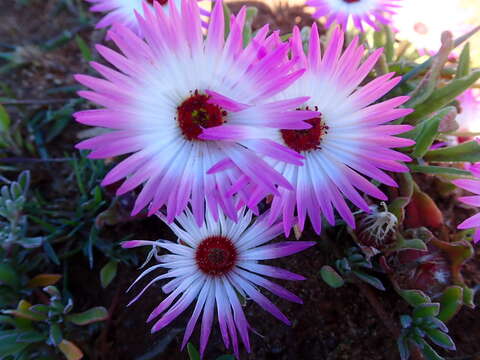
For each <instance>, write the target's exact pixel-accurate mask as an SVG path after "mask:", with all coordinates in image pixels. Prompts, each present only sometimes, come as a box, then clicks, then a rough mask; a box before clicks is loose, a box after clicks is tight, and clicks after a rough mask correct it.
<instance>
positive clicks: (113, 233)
mask: <svg viewBox="0 0 480 360" xmlns="http://www.w3.org/2000/svg"><path fill="white" fill-rule="evenodd" d="M72 2H73V1H72ZM59 3H64V4H67V3H70V1H63V2H60V1H57V0H30V1H28V5H27V6H20V5H19V1H15V0H2V1H1V4H0V47H1V46H4V48H2V51H5V50H8V49H6V48H5V47H6V46H8V45H11V46H18V45H28V46H30V45H35V46H38V45H40V44H43V43H45V41H47V40H49V39H52V38H55V37H57V36H58V35H59V34H60V33H61V32H63V31H65V30H70V31H72V30H74V31H76V30H78V29H79V26H80V25H79V22H78V16H79V14H76V13H75V12H74V11H72V10H71V9H70V10H69V8H68V6H67V8H65V9H62V10H60V11H59V12H58V13H56V12H55V11H56V10H55V9H56V7H57V6H58V4H59ZM77 3H79V4H80V3H82V1H77ZM243 3H246V4H248V5H258V8H259V10H260V15H259V17H258V18H257V20H256V22H255V27H257V28H258V27H259V26H260V25H262V24H264V23H269V24H271V28H272V29H276V28H279V29H281V32H282V34H283V33H286V32H289V31H290V28H291V25H292V23H296V24H299V25H309V24H311V23H312V20H311V18H310V16H309V15H308V14H306V13H304V11H303V10H302V9H301V8H299V7H292V8H283V9H281V10H279V11H277V12H272V11H271V10H270V9H269V8H268V7H266V6H265V5H264V4H261V3H256V2H248V1H247V2H243ZM82 5H84V4H82ZM84 9H86V6H84ZM238 9H239V4H237V3H235V4H232V10H233V11H237V10H238ZM53 14H54V15H53ZM80 29H81V30H80V31H79V34H80V35H81V36H82V38H83V39H85V40H86V41H87V42H89V43H90V44H93V43H95V42H99V41H101V39H102V36H103V34H102V33H100V32H98V31H92V28H90V27H86V28H83V27H80ZM38 54H39V53H38V52H36V51H33V53H32V54H31V56H30V62H29V63H27V64H26V65H25V66H22V67H19V68H16V69H15V70H13V71H10V72H9V73H7V74H3V75H0V76H1V78H0V82H2V83H3V84H7V85H8V86H9V87H10V88H11V89H12V91H13V96H11V97H13V98H16V99H20V100H30V99H33V100H37V99H42V100H44V99H51V100H52V99H53V100H52V101H51V103H50V104H46V105H39V104H38V103H36V102H35V101H33V103H32V104H29V105H22V106H12V105H9V106H8V111H9V112H10V114H11V115H12V118H13V120H14V121H25V119H28V117H29V116H31V115H32V114H33V113H34V112H35V111H37V110H38V109H40V108H42V107H44V108H46V107H48V106H51V107H53V108H58V107H60V106H62V105H63V100H62V99H65V100H66V99H69V98H74V97H76V95H75V94H71V93H70V94H56V95H49V94H47V93H46V90H47V89H51V88H54V87H60V86H67V85H75V81H74V80H73V78H72V75H73V74H74V73H82V72H87V71H89V70H87V65H86V63H85V61H84V60H83V59H82V57H81V54H80V51H79V49H78V46H77V45H76V43H75V41H69V42H68V43H66V44H65V45H63V46H61V47H59V48H57V49H56V50H54V51H51V52H48V53H41V55H38ZM7 95H8V94H5V93H2V90H1V89H0V97H1V96H7ZM9 97H10V96H9ZM83 129H85V128H84V127H80V126H78V125H76V124H74V123H73V121H72V124H71V125H69V126H68V127H67V130H66V131H65V132H64V134H62V135H61V136H60V137H59V138H58V139H57V141H55V142H54V143H51V144H49V145H48V150H49V151H50V153H51V154H52V156H63V155H64V153H65V152H73V144H74V143H75V142H76V141H77V139H76V133H77V132H78V131H79V130H83ZM27 165H28V167H30V169H31V171H32V176H33V178H34V182H35V183H38V184H39V185H40V186H42V189H43V190H44V191H45V192H46V193H47V194H51V196H53V195H52V194H56V193H57V192H58V191H60V190H59V189H58V188H57V189H55V190H53V189H52V188H51V184H57V185H58V178H59V177H62V176H67V175H68V174H67V171H68V169H67V168H66V167H63V166H62V165H59V166H57V167H55V168H53V169H55V171H52V167H49V166H47V165H45V164H41V163H40V164H33V165H32V164H27ZM27 165H25V166H27ZM64 196H66V195H64ZM449 206H450V205H449ZM449 209H450V215H448V216H452V218H453V217H454V216H455V215H454V213H455V212H454V209H453V208H451V207H449ZM457 210H458V209H457ZM453 222H454V223H458V222H459V221H457V220H454V221H453ZM126 234H135V237H137V238H146V239H152V240H153V239H155V238H158V237H163V238H172V237H171V234H170V233H169V232H168V231H167V229H166V228H165V226H163V225H161V224H160V222H159V221H155V219H146V220H138V221H135V222H131V223H127V224H123V225H120V226H117V227H107V228H106V229H105V230H104V231H103V233H102V237H103V238H107V239H110V240H111V241H112V242H116V241H118V239H120V238H122V237H124V236H125V235H126ZM303 240H320V239H319V237H318V236H315V235H313V233H312V232H310V231H306V232H305V233H304V235H303ZM139 253H140V252H139ZM96 256H97V259H96V261H97V262H96V266H95V267H94V269H90V268H89V266H88V262H87V260H86V258H85V257H84V256H83V255H78V256H76V257H75V258H74V259H73V261H71V262H70V269H69V271H68V274H69V279H68V281H69V290H70V291H71V292H72V293H73V295H74V299H76V301H77V302H76V309H77V310H80V309H86V308H88V307H90V306H96V305H104V306H106V307H107V308H109V309H110V311H111V315H112V316H111V319H110V320H109V321H108V324H107V326H105V327H103V330H101V332H100V334H98V336H96V337H94V338H90V339H88V340H85V341H84V342H80V343H79V344H80V346H81V347H82V348H83V349H89V348H90V349H92V350H90V352H89V353H87V356H86V358H88V359H99V360H100V359H101V360H127V359H128V360H131V359H135V360H147V359H164V360H170V359H172V360H173V359H186V358H187V355H186V352H183V353H180V351H179V346H180V343H181V339H182V334H183V329H184V326H185V324H186V320H187V319H188V317H187V315H185V316H183V317H182V318H181V319H177V320H176V321H175V322H174V323H173V324H172V325H171V326H169V327H168V329H166V330H164V331H161V332H159V333H156V334H154V335H151V334H150V326H149V325H148V324H145V320H146V318H147V316H148V314H149V312H150V311H151V310H152V309H153V308H154V307H155V305H156V304H158V302H159V301H161V299H162V294H161V291H160V285H157V286H152V288H151V290H150V291H149V292H147V293H146V295H145V296H144V297H143V298H141V300H139V301H138V302H137V303H136V304H134V305H132V306H131V307H129V308H126V304H127V303H128V301H129V300H130V299H131V298H132V297H133V295H132V294H130V293H129V294H126V293H125V290H126V289H127V288H128V286H129V285H130V283H131V282H132V281H133V280H134V279H135V278H136V276H138V274H139V273H140V271H139V270H137V269H136V268H132V267H127V266H125V265H121V266H120V268H119V274H118V275H117V278H116V279H115V281H114V282H113V283H112V284H111V285H110V286H109V287H108V288H107V289H102V288H101V286H100V282H99V277H98V271H99V268H100V266H101V265H103V264H104V262H106V260H105V259H104V258H102V256H101V254H99V253H97V254H96ZM102 259H103V260H102ZM332 259H333V256H332V255H331V254H330V253H329V250H328V249H327V248H326V247H322V245H321V241H320V243H319V245H318V246H316V247H315V248H313V249H310V250H307V251H305V252H304V253H302V254H299V255H297V256H294V257H291V258H287V259H281V260H279V261H275V265H277V266H281V267H284V268H288V269H289V270H291V271H294V272H297V273H300V274H303V275H304V276H306V277H307V278H308V280H306V281H303V282H297V283H291V282H290V283H287V284H285V286H286V287H287V288H288V289H289V290H291V291H293V292H294V293H296V294H298V295H299V296H300V297H301V298H302V299H303V300H304V305H297V304H290V303H287V302H286V301H281V300H279V299H276V298H275V299H274V302H275V303H276V304H278V306H279V307H280V309H281V310H282V311H284V312H285V314H286V315H287V316H288V317H289V318H290V319H291V320H292V322H293V325H292V326H291V327H287V326H285V325H283V324H281V323H280V322H279V321H277V320H276V319H274V318H273V317H272V316H270V315H269V314H267V313H265V312H264V311H262V310H261V309H259V307H258V306H257V305H255V304H253V303H251V302H250V303H248V304H247V306H246V309H245V311H246V313H247V317H248V319H249V320H250V322H251V325H252V327H253V328H254V329H255V330H256V332H257V333H258V335H256V334H254V333H252V335H251V341H252V353H251V354H249V355H247V354H246V353H243V354H242V358H245V359H257V360H261V359H264V360H273V359H275V360H276V359H279V360H286V359H289V360H296V359H308V360H316V359H318V360H337V359H359V360H363V359H371V360H377V359H378V360H380V359H386V360H394V359H398V358H399V355H398V352H397V350H396V341H395V338H394V337H393V336H392V335H391V334H390V333H389V330H388V329H387V327H386V326H385V324H384V322H382V320H380V318H379V317H378V315H377V313H376V311H375V310H374V309H373V308H372V306H371V305H370V303H369V302H368V301H367V299H366V298H365V296H364V295H363V294H362V293H361V292H360V290H359V288H357V287H356V286H355V285H349V286H346V287H343V288H340V289H337V290H333V289H331V288H329V287H328V286H326V285H325V284H324V283H323V282H322V281H321V279H320V278H319V275H318V272H319V270H320V268H321V266H322V265H325V264H328V263H331V261H332ZM102 261H103V263H102ZM479 264H480V259H479V257H478V255H477V256H476V259H475V260H472V261H471V262H470V263H469V264H468V265H467V266H466V269H465V271H464V275H465V277H466V279H467V281H468V282H469V284H470V285H472V286H474V285H477V284H479V282H480V265H479ZM57 270H59V271H61V269H57ZM383 280H384V283H386V279H383ZM142 284H146V282H143V283H142ZM136 290H138V289H136ZM373 293H374V295H375V297H376V298H377V300H378V301H379V303H380V305H381V307H382V308H383V309H384V310H386V312H387V314H388V315H389V316H390V317H391V318H392V319H393V320H394V321H395V322H397V320H398V316H399V315H400V314H402V313H404V312H405V311H409V310H408V308H407V307H406V305H405V303H404V302H402V301H400V300H399V299H398V296H397V295H396V294H395V293H394V291H393V290H392V289H390V288H388V289H387V291H386V292H385V293H380V292H378V291H376V290H374V291H373ZM450 328H451V335H452V337H453V338H454V340H455V342H456V344H457V348H458V351H457V352H455V353H448V354H446V355H447V356H449V357H450V358H452V359H465V360H467V359H472V360H474V359H480V355H478V354H480V341H478V340H479V336H480V335H479V334H480V314H479V313H478V312H477V311H473V310H470V309H466V308H464V309H462V311H461V312H460V314H459V315H458V316H457V317H456V318H455V320H454V321H453V322H452V323H451V324H450ZM192 339H193V342H194V343H196V344H198V331H196V332H195V333H194V335H193V338H192ZM72 340H75V339H72ZM89 345H90V346H89ZM224 353H225V349H224V347H223V345H222V342H221V338H220V336H219V333H218V329H215V330H214V332H213V333H212V336H211V338H210V343H209V347H208V352H207V354H206V359H215V357H216V356H218V355H221V354H224Z"/></svg>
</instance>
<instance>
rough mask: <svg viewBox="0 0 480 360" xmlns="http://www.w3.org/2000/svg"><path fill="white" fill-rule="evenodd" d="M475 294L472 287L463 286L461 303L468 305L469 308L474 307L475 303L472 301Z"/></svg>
mask: <svg viewBox="0 0 480 360" xmlns="http://www.w3.org/2000/svg"><path fill="white" fill-rule="evenodd" d="M474 296H475V292H474V291H473V289H471V288H469V287H467V286H465V287H464V288H463V304H464V305H465V306H468V307H469V308H471V309H474V308H475V303H474V302H473V298H474Z"/></svg>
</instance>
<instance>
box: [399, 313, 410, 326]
mask: <svg viewBox="0 0 480 360" xmlns="http://www.w3.org/2000/svg"><path fill="white" fill-rule="evenodd" d="M400 324H402V327H403V328H404V329H407V328H409V327H410V326H412V317H411V316H409V315H402V316H400Z"/></svg>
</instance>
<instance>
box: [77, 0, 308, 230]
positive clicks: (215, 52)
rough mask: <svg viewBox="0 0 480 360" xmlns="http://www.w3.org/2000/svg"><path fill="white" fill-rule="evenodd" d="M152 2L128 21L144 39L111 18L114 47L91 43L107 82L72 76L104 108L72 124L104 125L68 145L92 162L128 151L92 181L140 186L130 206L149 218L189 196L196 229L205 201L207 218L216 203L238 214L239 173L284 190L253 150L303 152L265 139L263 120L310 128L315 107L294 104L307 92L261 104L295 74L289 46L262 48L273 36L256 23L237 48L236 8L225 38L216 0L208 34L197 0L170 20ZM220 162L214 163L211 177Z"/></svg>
mask: <svg viewBox="0 0 480 360" xmlns="http://www.w3.org/2000/svg"><path fill="white" fill-rule="evenodd" d="M171 5H173V4H171ZM154 7H155V9H150V8H149V7H145V8H144V10H145V18H143V17H141V16H139V17H138V20H139V25H140V28H141V31H142V33H143V34H144V35H145V41H143V40H142V39H140V38H139V37H137V36H136V35H135V34H134V33H133V32H132V31H130V30H129V29H128V28H126V27H125V26H122V25H117V26H116V27H115V31H110V35H111V37H112V39H113V41H114V42H115V43H116V45H117V46H118V47H119V48H120V50H121V51H122V52H123V55H122V54H119V53H117V52H115V51H113V50H111V49H109V48H107V47H105V46H102V45H98V46H97V49H98V51H99V53H100V54H101V55H102V56H103V57H104V58H105V59H106V60H107V61H108V62H110V63H111V64H113V65H114V66H115V67H116V68H117V69H118V70H113V69H111V68H110V67H107V66H104V65H102V64H99V63H96V62H93V63H92V66H93V67H94V68H95V69H96V70H97V71H98V72H99V73H100V74H102V75H103V77H105V79H99V78H95V77H91V76H88V75H77V76H76V79H77V80H78V81H79V82H80V83H82V84H83V85H85V86H87V87H89V88H91V89H93V91H80V92H79V95H80V96H82V97H84V98H86V99H88V100H90V101H92V102H94V103H97V104H99V105H102V106H104V107H105V108H104V109H98V110H86V111H80V112H78V113H76V114H75V118H76V120H77V121H78V122H80V123H82V124H86V125H93V126H100V127H105V128H110V129H112V130H113V131H111V132H109V133H107V134H103V135H100V136H97V137H94V138H91V139H88V140H85V141H83V142H81V143H80V144H78V145H77V148H79V149H91V150H93V152H91V153H90V155H89V157H91V158H109V157H114V156H120V155H125V154H129V153H133V154H132V155H130V156H128V157H127V158H126V159H124V160H123V161H121V162H120V163H119V164H118V165H117V166H115V167H114V168H113V169H112V170H111V171H110V172H109V173H108V174H107V175H106V177H105V179H104V180H103V182H102V184H103V185H109V184H112V183H114V182H117V181H119V180H121V179H124V178H127V179H126V180H125V181H124V182H123V184H122V185H121V186H120V188H119V189H118V191H117V193H118V194H119V195H121V194H124V193H126V192H128V191H131V190H133V189H135V188H136V187H138V186H140V185H142V184H143V189H142V191H141V192H140V194H139V196H138V198H137V199H136V202H135V205H134V209H133V214H137V213H138V212H139V211H140V210H142V209H143V208H145V207H147V206H148V208H149V214H150V215H151V214H153V213H155V212H156V211H157V210H158V209H160V208H161V207H162V206H164V205H165V206H167V211H168V216H167V217H168V219H169V221H173V218H174V217H175V216H177V215H178V214H180V213H181V212H182V211H183V210H184V209H185V208H186V207H187V205H188V204H189V203H190V204H191V206H192V210H193V213H194V215H195V217H196V219H197V221H198V224H199V225H200V224H201V222H202V221H203V218H204V211H205V201H206V203H207V206H208V207H209V209H210V210H211V211H212V213H213V216H214V217H216V216H217V215H216V214H217V211H218V208H221V209H223V211H224V212H225V213H226V214H227V215H229V216H230V217H231V218H232V219H235V218H236V216H237V213H236V209H237V208H236V206H237V205H238V204H237V201H236V200H234V198H233V196H232V194H233V193H235V192H238V194H239V197H240V200H245V199H246V198H247V197H248V196H249V194H247V193H245V192H242V190H243V187H242V184H240V185H239V184H238V182H237V180H238V179H239V178H240V175H241V174H245V175H246V176H248V179H249V181H251V182H252V183H255V184H257V183H258V184H261V185H262V186H266V187H267V188H269V189H270V190H271V191H272V192H274V193H278V190H277V186H280V187H281V188H288V189H291V185H290V184H289V183H288V181H286V180H285V178H283V177H282V176H281V175H280V174H279V173H278V172H277V171H275V170H273V169H272V168H271V166H270V165H269V164H268V163H267V162H266V161H265V160H263V159H262V158H261V156H264V155H265V156H267V157H270V158H275V159H282V160H284V161H287V162H289V163H293V164H296V165H301V164H302V162H301V159H302V156H301V155H299V154H298V153H296V152H295V151H293V150H291V149H289V148H288V147H286V146H282V145H280V144H279V143H275V142H273V141H271V140H268V139H265V137H266V136H265V135H264V133H265V131H266V130H267V129H270V128H275V129H281V128H287V129H308V128H310V125H309V124H307V123H306V122H304V121H303V120H306V119H308V118H311V117H312V116H316V114H317V113H315V112H311V111H297V110H296V108H298V107H299V106H301V105H302V104H303V103H304V102H305V101H306V100H307V99H308V98H307V97H304V96H303V97H298V98H289V99H284V100H282V101H277V102H273V103H272V102H268V101H270V100H268V99H270V98H271V97H272V96H273V95H275V94H277V93H278V92H280V91H282V90H284V89H285V88H286V87H288V86H289V85H290V84H292V83H293V82H294V81H295V80H296V79H298V78H299V77H300V76H301V75H302V74H303V72H304V70H303V69H300V70H298V69H295V70H293V71H292V70H291V69H292V62H291V61H288V59H287V60H286V55H287V53H288V51H289V46H288V43H284V44H279V45H278V46H276V47H275V48H273V49H272V50H268V48H269V47H271V43H272V42H273V43H276V42H277V39H278V34H273V35H271V36H269V37H267V33H268V26H265V27H263V28H262V29H260V30H258V32H257V34H256V35H255V37H254V38H253V39H252V41H251V42H250V44H248V46H247V47H245V48H244V47H243V36H242V31H243V25H244V22H245V17H246V9H245V8H243V9H242V10H241V11H240V12H239V14H238V15H237V16H236V17H234V18H233V21H232V24H231V32H230V34H229V36H228V38H227V39H225V35H224V23H225V21H224V13H223V7H222V2H221V1H217V2H216V5H215V8H214V10H213V12H212V15H211V18H210V23H209V28H208V35H207V37H206V39H204V38H203V35H202V28H201V24H200V16H199V7H198V4H197V2H195V1H191V0H183V1H182V15H181V16H180V14H179V12H178V10H177V8H176V6H171V7H170V10H169V15H168V16H167V14H166V13H165V11H164V9H163V8H162V7H161V6H160V4H158V3H157V2H155V3H154ZM207 128H210V129H215V132H214V133H210V134H209V136H208V137H207V136H204V134H203V133H202V132H204V131H205V129H207ZM220 137H223V140H221V139H220ZM224 168H225V169H224ZM219 169H222V170H224V171H220V172H218V173H215V174H210V172H214V171H218V170H219ZM209 170H211V171H209ZM207 172H208V174H207ZM234 185H235V189H233V190H232V187H234ZM245 185H247V183H245Z"/></svg>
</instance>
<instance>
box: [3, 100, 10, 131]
mask: <svg viewBox="0 0 480 360" xmlns="http://www.w3.org/2000/svg"><path fill="white" fill-rule="evenodd" d="M10 123H11V120H10V116H9V115H8V113H7V110H5V108H4V107H3V105H2V104H0V133H1V132H7V131H8V130H9V129H10Z"/></svg>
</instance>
